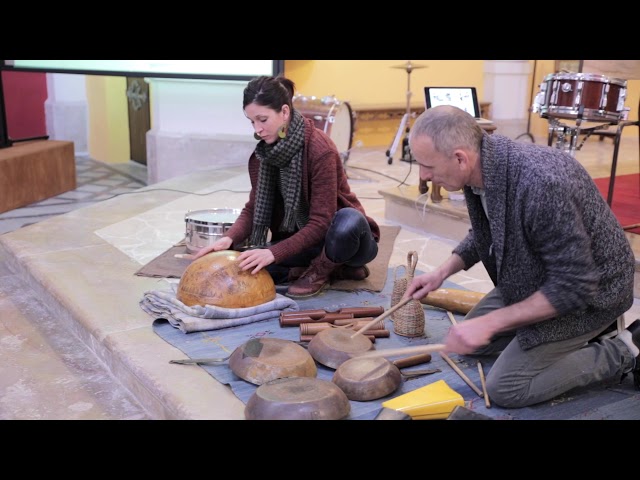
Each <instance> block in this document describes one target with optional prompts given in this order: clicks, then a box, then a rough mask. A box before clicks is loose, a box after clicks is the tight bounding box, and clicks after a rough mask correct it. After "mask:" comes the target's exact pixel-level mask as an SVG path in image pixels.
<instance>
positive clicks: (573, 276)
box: [454, 134, 635, 349]
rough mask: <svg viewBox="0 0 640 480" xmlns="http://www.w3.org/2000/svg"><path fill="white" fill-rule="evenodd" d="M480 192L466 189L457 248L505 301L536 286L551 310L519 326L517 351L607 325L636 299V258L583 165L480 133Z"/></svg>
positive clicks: (524, 295)
mask: <svg viewBox="0 0 640 480" xmlns="http://www.w3.org/2000/svg"><path fill="white" fill-rule="evenodd" d="M481 164H482V178H483V182H484V189H485V193H486V202H487V209H488V212H489V217H490V221H489V220H488V219H487V216H486V215H485V213H484V210H483V207H482V204H481V201H480V197H479V196H478V195H476V194H474V193H473V192H472V190H471V188H470V187H465V188H464V193H465V198H466V201H467V208H468V210H469V218H470V221H471V229H470V230H469V234H468V235H467V237H466V238H465V239H464V240H463V241H462V242H461V243H460V244H459V245H458V246H457V247H456V248H455V249H454V252H455V253H457V254H458V255H460V257H462V260H463V261H464V264H465V269H469V268H470V267H472V266H473V265H474V264H476V263H477V262H479V261H481V262H482V263H483V264H484V266H485V268H486V270H487V272H488V273H489V276H490V277H491V279H492V281H493V283H494V285H496V286H497V287H498V288H499V289H500V292H501V294H502V297H503V300H504V302H505V304H506V305H512V304H514V303H517V302H520V301H522V300H524V299H526V298H527V297H529V296H530V295H532V294H533V293H535V292H536V291H537V290H540V291H541V292H542V293H543V294H544V295H545V297H546V298H547V299H548V300H549V302H550V303H551V305H553V307H555V309H556V310H557V312H558V316H557V317H555V318H552V319H549V320H545V321H542V322H538V323H536V324H533V325H529V326H527V327H522V328H520V329H518V331H517V338H518V340H519V342H520V345H521V347H522V348H523V349H529V348H532V347H534V346H537V345H539V344H541V343H543V342H552V341H559V340H565V339H568V338H572V337H575V336H578V335H582V334H585V333H588V332H591V331H593V330H596V329H597V328H598V327H604V326H605V325H608V324H611V323H612V322H613V321H614V320H615V319H616V318H617V317H618V316H619V315H621V314H623V313H624V312H626V311H627V310H628V309H629V308H630V307H631V305H632V303H633V275H634V265H635V259H634V256H633V252H632V250H631V247H630V245H629V241H628V240H627V238H626V237H625V234H624V230H623V229H622V227H621V226H620V223H619V222H618V220H617V219H616V218H615V216H614V215H613V213H612V212H611V209H610V208H609V206H608V205H607V203H606V202H605V201H604V199H603V197H602V195H601V194H600V192H599V191H598V188H597V187H596V185H595V183H594V182H593V180H592V179H591V177H590V176H589V174H588V173H587V171H586V170H585V169H584V167H583V166H582V165H580V163H579V162H578V161H577V160H576V159H575V158H574V157H573V156H571V155H570V154H569V153H566V152H563V151H562V150H559V149H555V148H551V147H548V146H540V145H534V144H529V143H520V142H515V141H513V140H511V139H509V138H507V137H505V136H502V135H497V134H494V135H488V134H485V135H484V139H483V142H482V152H481Z"/></svg>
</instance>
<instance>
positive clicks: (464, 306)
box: [420, 288, 485, 314]
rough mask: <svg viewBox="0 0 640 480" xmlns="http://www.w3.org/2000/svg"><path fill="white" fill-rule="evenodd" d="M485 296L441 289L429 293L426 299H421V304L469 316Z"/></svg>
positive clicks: (465, 291) (466, 291) (453, 289)
mask: <svg viewBox="0 0 640 480" xmlns="http://www.w3.org/2000/svg"><path fill="white" fill-rule="evenodd" d="M484 296H485V294H484V293H480V292H472V291H471V290H458V289H455V288H439V289H437V290H434V291H432V292H429V294H428V295H427V296H426V297H423V298H421V299H420V302H421V303H423V304H425V305H431V306H432V307H438V308H443V309H445V310H449V311H450V312H456V313H463V314H467V313H469V312H470V311H471V309H472V308H473V307H475V306H476V304H477V303H478V302H479V301H480V300H481V299H482V297H484Z"/></svg>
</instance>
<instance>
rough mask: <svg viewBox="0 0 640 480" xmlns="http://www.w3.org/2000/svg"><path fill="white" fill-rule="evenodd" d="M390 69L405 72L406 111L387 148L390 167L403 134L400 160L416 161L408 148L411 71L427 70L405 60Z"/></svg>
mask: <svg viewBox="0 0 640 480" xmlns="http://www.w3.org/2000/svg"><path fill="white" fill-rule="evenodd" d="M391 68H398V69H403V70H405V71H406V72H407V111H406V112H405V114H404V115H403V116H402V120H400V125H399V126H398V131H397V132H396V135H395V137H394V138H393V142H391V145H390V146H389V149H388V150H387V152H386V154H387V163H388V164H389V165H391V163H392V162H393V156H394V155H395V153H396V150H397V148H398V145H399V143H400V138H401V137H402V134H403V133H404V138H403V139H402V156H401V157H400V160H402V161H403V162H408V163H413V162H415V161H416V160H415V159H414V158H413V156H412V155H411V149H410V148H409V130H410V120H409V119H410V118H411V116H412V113H411V72H412V71H413V70H417V69H419V68H427V66H426V65H414V64H412V63H411V60H407V63H405V64H404V65H395V66H393V67H391Z"/></svg>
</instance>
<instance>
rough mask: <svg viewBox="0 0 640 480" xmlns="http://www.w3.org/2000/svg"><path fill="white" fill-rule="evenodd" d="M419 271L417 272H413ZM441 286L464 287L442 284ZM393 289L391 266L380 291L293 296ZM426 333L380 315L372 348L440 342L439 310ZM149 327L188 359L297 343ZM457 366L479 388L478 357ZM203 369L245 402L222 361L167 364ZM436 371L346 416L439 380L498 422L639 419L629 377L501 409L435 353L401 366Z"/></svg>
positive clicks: (249, 390) (367, 295) (338, 298)
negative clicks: (381, 327) (400, 328)
mask: <svg viewBox="0 0 640 480" xmlns="http://www.w3.org/2000/svg"><path fill="white" fill-rule="evenodd" d="M420 273H422V272H418V271H416V275H419V274H420ZM443 288H457V289H463V290H464V288H463V287H461V286H459V285H457V284H455V283H453V282H449V281H447V282H445V283H444V284H443ZM392 291H393V269H391V268H390V269H388V270H387V277H386V282H385V285H384V288H383V289H382V291H381V292H346V291H337V290H325V291H323V292H322V293H320V294H319V295H318V296H316V297H312V298H310V299H301V300H297V303H298V305H299V307H300V309H301V310H311V309H325V310H327V311H336V310H338V309H340V308H344V307H363V306H382V307H384V308H385V309H388V308H389V306H390V304H391V295H392ZM424 308H425V314H426V315H425V316H426V322H425V335H423V336H421V337H413V338H408V337H402V336H400V335H396V334H395V333H394V332H393V323H392V321H391V319H389V318H386V319H384V323H385V327H386V328H387V330H389V331H390V336H389V338H376V341H375V344H374V347H375V349H376V350H382V349H389V348H397V347H407V346H415V345H425V344H431V343H440V341H441V340H442V339H443V338H444V335H445V334H446V331H447V329H448V328H449V326H450V325H451V323H450V320H449V317H448V316H447V314H446V312H445V311H443V310H440V309H438V308H434V307H430V306H427V305H425V306H424ZM463 317H464V316H463V315H458V314H456V315H455V318H456V320H458V321H461V320H462V319H463ZM153 330H154V332H156V334H157V335H159V336H160V337H161V338H163V339H164V340H165V341H166V342H168V343H170V344H171V345H173V346H174V347H176V348H178V349H180V350H181V351H182V352H184V353H185V355H186V356H188V357H189V358H203V357H205V358H206V357H214V358H220V357H226V356H228V355H230V354H231V353H232V352H233V350H234V349H235V348H236V347H238V346H240V345H242V344H244V343H245V342H247V341H248V340H250V339H252V338H261V337H273V338H282V339H286V340H292V341H298V340H299V339H300V337H299V335H300V329H299V328H297V327H281V326H280V324H279V321H278V320H269V321H264V322H257V323H252V324H249V325H243V326H239V327H232V328H228V329H221V330H215V331H211V332H195V333H189V334H185V333H182V332H181V331H180V330H178V329H176V328H174V327H172V326H171V325H170V324H169V323H168V322H167V321H166V320H164V319H157V320H155V321H154V322H153ZM450 357H451V359H452V360H453V361H454V362H456V364H457V365H458V367H459V368H460V369H461V370H462V371H463V372H464V373H465V374H466V375H467V377H469V378H470V379H471V381H472V382H473V383H474V384H475V385H476V386H477V387H478V388H480V386H481V383H480V377H479V372H478V367H477V359H476V358H472V357H468V356H462V355H455V354H451V355H450ZM492 364H493V361H492V360H489V359H485V358H483V359H482V366H483V370H484V373H485V375H487V374H488V373H489V371H490V370H491V365H492ZM169 367H170V368H204V369H205V370H206V371H207V372H208V373H209V374H210V375H211V377H212V381H213V380H214V379H215V380H216V381H219V382H220V383H222V384H225V385H229V386H230V388H231V389H232V391H233V393H234V394H235V395H236V396H237V397H238V398H239V399H240V400H241V401H242V402H243V403H246V402H247V401H248V400H249V398H250V397H251V395H252V394H253V392H255V390H256V388H257V386H256V385H253V384H251V383H249V382H246V381H244V380H242V379H240V378H239V377H237V376H236V375H235V374H234V373H233V372H232V371H231V369H230V368H229V366H228V364H227V363H223V364H221V365H202V366H198V365H171V366H168V368H169ZM436 368H437V369H440V372H439V373H435V374H431V375H425V376H421V377H416V378H412V379H410V380H406V381H405V382H404V383H403V384H402V385H401V386H400V388H399V389H398V390H396V391H395V392H393V393H392V394H390V395H388V396H387V397H384V398H381V399H378V400H372V401H368V402H357V401H351V402H350V404H351V413H350V415H349V417H348V419H350V420H371V419H374V418H375V417H376V415H377V414H378V413H379V412H380V410H381V408H382V406H381V404H382V402H385V401H387V400H389V399H391V398H394V397H396V396H398V395H402V394H404V393H408V392H410V391H412V390H415V389H417V388H420V387H423V386H425V385H428V384H431V383H433V382H436V381H438V380H444V381H445V382H446V383H447V384H448V385H449V386H450V387H451V388H452V389H453V390H455V391H456V392H458V393H459V394H460V395H462V397H463V398H464V400H465V404H466V406H467V407H468V408H470V409H471V410H473V411H477V412H478V413H481V414H483V415H487V416H489V417H492V418H494V419H503V420H515V419H517V420H534V419H546V420H567V419H572V420H573V419H578V420H587V419H594V420H595V419H613V420H628V419H635V420H640V391H638V390H636V389H635V388H634V386H633V380H632V378H631V377H630V376H629V377H627V378H626V379H625V381H624V382H623V383H622V384H599V385H595V386H591V387H589V388H584V389H575V390H573V391H571V392H569V393H567V394H565V395H561V396H559V397H557V398H556V399H554V400H552V401H549V402H545V403H542V404H539V405H536V406H532V407H527V408H519V409H503V408H500V407H497V406H495V405H492V406H491V408H486V406H485V404H484V400H483V399H482V398H480V397H479V396H478V395H477V394H476V393H475V392H474V391H473V389H471V387H469V386H468V385H467V384H466V383H465V382H464V381H463V380H462V379H461V378H460V377H459V376H458V375H457V374H456V373H455V372H454V371H453V369H452V368H451V367H450V366H449V365H448V364H447V363H446V362H445V361H444V360H443V359H442V358H441V357H440V356H439V355H438V354H435V355H433V356H432V360H431V362H429V363H427V364H423V365H417V366H415V367H411V368H408V369H406V371H411V370H421V369H436ZM333 373H334V370H333V369H330V368H328V367H324V366H323V365H320V364H318V374H317V377H318V378H321V379H323V380H328V381H330V380H331V378H332V377H333Z"/></svg>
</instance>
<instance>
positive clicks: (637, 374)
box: [627, 318, 640, 389]
mask: <svg viewBox="0 0 640 480" xmlns="http://www.w3.org/2000/svg"><path fill="white" fill-rule="evenodd" d="M627 330H629V332H630V333H631V340H632V341H633V344H634V345H635V346H636V347H638V349H639V350H640V318H638V319H636V320H635V321H634V322H633V323H632V324H631V325H629V326H628V327H627ZM631 372H632V373H633V384H634V385H635V386H636V388H639V389H640V355H638V356H637V357H636V363H635V365H634V366H633V370H631Z"/></svg>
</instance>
